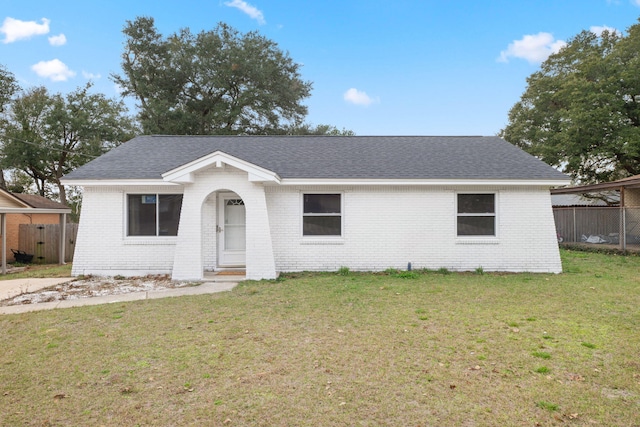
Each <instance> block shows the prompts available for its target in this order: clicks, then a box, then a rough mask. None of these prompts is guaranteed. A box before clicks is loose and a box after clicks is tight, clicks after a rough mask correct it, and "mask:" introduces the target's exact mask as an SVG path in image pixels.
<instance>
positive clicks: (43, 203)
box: [11, 193, 68, 209]
mask: <svg viewBox="0 0 640 427" xmlns="http://www.w3.org/2000/svg"><path fill="white" fill-rule="evenodd" d="M11 194H12V195H13V196H14V197H16V198H17V199H20V200H22V201H23V202H24V203H26V204H27V205H29V206H31V207H32V208H38V209H68V207H67V206H66V205H64V204H62V203H60V202H55V201H53V200H49V199H47V198H46V197H42V196H39V195H37V194H24V193H11Z"/></svg>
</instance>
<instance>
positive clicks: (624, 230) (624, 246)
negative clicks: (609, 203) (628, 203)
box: [620, 207, 627, 252]
mask: <svg viewBox="0 0 640 427" xmlns="http://www.w3.org/2000/svg"><path fill="white" fill-rule="evenodd" d="M621 211H622V236H620V244H621V245H622V252H626V251H627V209H626V208H624V207H623V208H621Z"/></svg>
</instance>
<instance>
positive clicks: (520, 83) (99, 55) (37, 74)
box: [0, 0, 640, 135]
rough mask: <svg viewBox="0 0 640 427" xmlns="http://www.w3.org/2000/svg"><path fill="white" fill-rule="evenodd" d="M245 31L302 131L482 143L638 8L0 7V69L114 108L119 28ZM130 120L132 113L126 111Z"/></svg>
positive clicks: (151, 0)
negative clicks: (281, 74)
mask: <svg viewBox="0 0 640 427" xmlns="http://www.w3.org/2000/svg"><path fill="white" fill-rule="evenodd" d="M137 16H151V17H153V18H155V21H156V26H157V28H158V29H159V31H160V32H161V33H162V34H163V35H165V36H166V35H169V34H171V33H173V32H176V31H178V30H179V29H180V28H184V27H189V28H190V29H191V30H192V31H193V32H199V31H201V30H210V29H212V28H214V27H215V26H216V24H217V23H218V22H226V23H228V24H229V25H231V26H232V27H235V28H236V29H238V30H239V31H241V32H248V31H253V30H257V31H259V32H260V33H261V34H262V35H264V36H265V37H267V38H269V39H271V40H273V41H275V42H276V43H278V45H279V47H280V48H281V49H282V50H285V51H288V52H289V54H290V56H291V57H292V58H293V60H295V61H296V62H298V63H300V64H302V68H301V73H302V76H303V78H304V79H305V80H309V81H311V82H313V92H312V96H311V97H310V98H308V99H307V100H306V101H305V104H306V105H307V106H308V107H309V115H308V116H307V121H308V122H310V123H312V124H329V125H334V126H337V127H338V128H347V129H351V130H353V131H355V132H356V134H358V135H494V134H496V133H497V132H498V131H499V130H500V129H501V128H503V127H504V126H505V125H506V123H507V114H508V111H509V108H511V106H512V105H513V104H514V103H515V102H517V101H518V99H519V97H520V95H521V94H522V92H523V91H524V90H525V88H526V78H527V76H529V75H530V74H531V73H533V72H535V71H536V70H537V69H538V68H539V65H540V62H541V61H542V60H544V58H546V56H547V55H548V54H549V53H550V52H552V51H554V50H556V49H558V48H560V47H561V46H562V44H563V43H564V42H565V41H566V40H568V39H570V38H571V37H573V36H575V35H576V34H577V33H579V32H580V31H581V30H589V29H593V31H599V30H600V29H602V28H603V27H606V28H610V29H616V30H617V31H620V32H624V31H625V30H626V29H627V28H628V27H629V26H631V25H634V24H635V23H637V22H638V17H640V0H582V1H577V0H554V1H552V0H522V1H515V0H502V1H479V0H472V1H467V0H458V1H448V0H439V1H438V0H433V1H428V0H423V1H419V0H394V1H390V0H389V1H386V0H385V1H383V0H353V1H350V0H343V1H337V0H297V1H293V0H212V1H203V0H200V1H194V0H182V1H175V0H174V1H165V0H128V1H122V0H109V1H70V0H57V1H53V0H28V1H25V0H19V1H14V0H0V64H2V65H4V66H5V67H6V68H7V69H8V70H9V71H11V72H12V73H14V74H15V75H16V77H18V79H19V81H20V84H21V85H22V86H23V87H25V88H27V87H31V86H40V85H44V86H46V87H47V88H49V89H50V90H51V91H52V92H61V93H67V92H70V91H72V90H74V89H75V88H77V87H78V86H83V85H84V84H85V83H86V82H87V81H88V80H92V81H93V82H94V84H95V86H94V89H95V90H96V91H99V92H102V93H104V94H106V95H107V96H110V97H117V96H118V92H117V88H116V87H115V85H114V84H113V82H112V81H110V80H109V74H111V73H120V55H121V53H122V46H123V41H124V37H123V35H122V32H121V30H122V28H123V26H124V24H125V21H127V20H133V19H135V18H136V17H137ZM128 104H129V105H131V106H133V103H132V102H131V101H130V102H128Z"/></svg>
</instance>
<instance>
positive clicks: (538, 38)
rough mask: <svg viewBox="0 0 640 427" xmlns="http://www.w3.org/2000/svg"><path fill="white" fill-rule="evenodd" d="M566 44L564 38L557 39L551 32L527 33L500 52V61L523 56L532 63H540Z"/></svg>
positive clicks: (522, 57)
mask: <svg viewBox="0 0 640 427" xmlns="http://www.w3.org/2000/svg"><path fill="white" fill-rule="evenodd" d="M566 45H567V44H566V43H565V42H564V41H563V40H555V39H554V37H553V35H552V34H550V33H538V34H534V35H531V34H527V35H525V36H524V37H522V39H520V40H514V41H513V42H512V43H509V46H508V47H507V50H503V51H502V52H500V57H499V58H498V61H499V62H509V58H521V59H525V60H527V61H529V62H530V63H532V64H535V63H540V62H543V61H544V60H545V59H547V58H548V57H549V55H551V54H553V53H556V52H558V51H559V50H560V49H562V48H563V47H564V46H566Z"/></svg>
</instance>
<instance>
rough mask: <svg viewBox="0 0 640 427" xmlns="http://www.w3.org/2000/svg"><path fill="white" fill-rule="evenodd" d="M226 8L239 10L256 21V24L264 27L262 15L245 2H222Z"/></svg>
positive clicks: (239, 0) (233, 0)
mask: <svg viewBox="0 0 640 427" xmlns="http://www.w3.org/2000/svg"><path fill="white" fill-rule="evenodd" d="M224 4H225V5H226V6H229V7H235V8H236V9H240V10H241V11H243V12H244V13H246V14H247V15H249V16H250V17H251V18H253V19H255V20H256V21H258V24H260V25H264V24H266V23H267V21H265V20H264V14H263V13H262V11H261V10H259V9H258V8H257V7H255V6H252V5H250V4H249V3H247V2H246V1H243V0H231V1H226V2H224Z"/></svg>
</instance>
